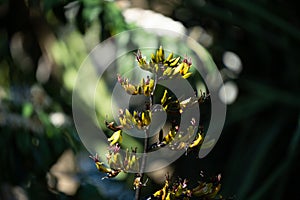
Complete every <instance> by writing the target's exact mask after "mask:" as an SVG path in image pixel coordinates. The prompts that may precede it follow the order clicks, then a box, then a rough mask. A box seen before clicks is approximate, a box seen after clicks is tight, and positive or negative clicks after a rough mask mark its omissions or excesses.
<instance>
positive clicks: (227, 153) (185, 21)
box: [0, 0, 300, 200]
mask: <svg viewBox="0 0 300 200" xmlns="http://www.w3.org/2000/svg"><path fill="white" fill-rule="evenodd" d="M296 4H297V3H295V2H292V1H288V0H287V1H282V0H276V1H267V0H264V1H257V0H256V1H249V0H166V1H158V0H131V1H130V0H115V1H113V0H111V1H104V0H79V1H72V0H66V1H59V0H45V1H38V0H28V1H23V0H11V1H7V0H2V1H1V4H0V23H1V26H0V134H1V138H0V155H1V156H0V159H1V160H0V163H1V164H0V199H4V200H7V199H12V200H14V199H16V200H27V199H86V198H88V199H132V197H133V194H134V192H133V186H132V181H133V178H134V177H133V176H132V175H122V176H121V177H120V178H118V179H116V180H107V179H105V180H101V177H102V176H104V174H100V173H98V172H97V171H96V169H95V166H94V163H93V162H92V161H91V160H90V159H89V158H88V153H87V152H86V150H85V148H84V147H83V146H82V144H81V142H80V139H79V137H78V135H77V133H76V129H75V126H74V124H73V120H72V99H71V96H72V89H73V86H74V82H75V79H76V75H77V70H78V69H79V67H80V65H81V63H82V62H83V60H84V58H85V57H86V56H87V55H88V53H89V52H90V51H91V50H92V49H93V48H94V47H95V46H96V45H97V44H98V43H99V42H101V41H103V40H105V39H107V38H109V37H110V36H112V35H115V34H117V33H120V32H122V31H125V30H128V29H132V28H135V27H157V28H159V27H161V28H168V29H171V30H174V31H177V32H181V33H184V34H187V35H189V36H190V37H192V38H193V39H195V40H196V41H198V42H199V43H200V44H202V45H203V46H204V47H205V48H206V49H207V50H208V51H209V53H210V54H211V55H212V58H213V59H214V61H215V63H216V64H217V66H218V68H219V70H220V71H221V74H222V76H223V78H224V81H225V86H224V87H225V91H226V93H227V99H226V103H227V104H228V107H227V109H228V110H227V117H226V122H225V127H224V130H223V133H222V135H221V137H220V139H219V141H218V143H217V145H216V147H215V148H214V149H213V150H212V152H211V153H210V154H209V155H208V156H207V157H205V158H204V159H197V158H196V157H197V153H195V154H190V155H188V156H182V157H181V158H180V159H179V160H177V161H176V162H175V163H174V164H172V166H170V168H168V169H166V171H169V172H171V173H172V175H173V176H174V177H178V176H179V177H182V178H187V179H189V180H190V182H191V183H194V184H196V183H197V180H198V175H199V176H200V171H204V172H205V174H207V175H209V176H213V175H215V174H217V173H221V174H222V190H221V194H222V196H224V197H233V198H235V199H242V200H245V199H246V200H259V199H273V200H277V199H278V200H279V199H297V198H299V196H300V190H299V189H298V187H299V178H300V177H299V173H298V169H300V162H299V150H300V149H299V145H300V126H299V125H300V124H299V123H300V121H299V120H300V118H299V117H300V116H299V114H300V93H299V91H300V87H299V86H300V67H299V64H300V62H299V52H300V45H299V44H300V13H299V12H298V7H297V5H296ZM140 39H143V37H141V38H140ZM132 43H133V44H134V40H133V41H132ZM157 43H158V44H159V41H158V42H157ZM124 45H125V46H126V45H128V44H124ZM130 45H132V44H130ZM220 96H221V97H222V96H223V95H222V94H220ZM103 107H105V106H103V105H98V108H99V113H101V115H102V118H103V119H104V118H105V112H102V110H101V108H103ZM100 118H101V116H100ZM187 163H188V164H187ZM164 173H165V171H160V172H156V173H152V174H150V175H149V176H150V178H151V181H150V182H149V183H148V187H145V188H144V189H143V196H147V195H149V194H151V193H153V192H154V191H156V190H157V189H158V188H160V187H161V186H160V185H159V183H162V182H163V181H164Z"/></svg>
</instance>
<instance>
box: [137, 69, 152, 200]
mask: <svg viewBox="0 0 300 200" xmlns="http://www.w3.org/2000/svg"><path fill="white" fill-rule="evenodd" d="M154 76H155V77H154V87H153V91H152V92H151V95H150V99H149V108H150V111H151V109H152V106H153V96H154V95H153V94H154V91H155V88H156V84H157V75H156V74H154ZM149 135H150V133H149V126H148V127H147V128H146V129H145V139H144V150H143V153H144V154H143V156H142V162H141V169H140V173H139V174H137V176H139V177H140V181H141V183H143V181H144V180H143V179H144V171H145V168H146V160H147V159H146V158H147V152H148V148H149V147H148V146H149ZM142 187H143V186H142V184H141V186H140V187H137V188H136V190H135V200H139V199H140V198H141V191H142Z"/></svg>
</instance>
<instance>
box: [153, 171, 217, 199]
mask: <svg viewBox="0 0 300 200" xmlns="http://www.w3.org/2000/svg"><path fill="white" fill-rule="evenodd" d="M220 180H221V175H220V174H219V175H217V176H216V177H214V178H211V179H210V180H207V181H199V183H198V185H197V186H196V187H194V188H191V189H189V187H188V181H187V179H184V180H181V179H179V180H177V181H175V182H174V183H173V184H171V183H170V179H169V176H168V175H167V176H166V180H165V184H164V186H163V188H162V189H160V190H158V191H156V192H155V193H154V194H152V195H151V196H150V197H149V198H148V199H147V200H154V199H155V200H156V199H159V200H176V199H186V200H188V199H190V198H192V197H197V198H199V199H203V200H204V199H205V200H212V199H215V197H216V196H217V194H218V192H219V191H220V189H221V183H220ZM221 198H222V197H220V198H219V199H221Z"/></svg>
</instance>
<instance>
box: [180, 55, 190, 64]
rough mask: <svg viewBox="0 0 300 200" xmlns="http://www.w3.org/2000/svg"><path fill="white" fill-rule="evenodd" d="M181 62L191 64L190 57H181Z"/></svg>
mask: <svg viewBox="0 0 300 200" xmlns="http://www.w3.org/2000/svg"><path fill="white" fill-rule="evenodd" d="M182 62H184V63H186V64H188V65H189V66H191V65H192V58H190V57H187V56H186V57H185V58H184V59H183V61H182Z"/></svg>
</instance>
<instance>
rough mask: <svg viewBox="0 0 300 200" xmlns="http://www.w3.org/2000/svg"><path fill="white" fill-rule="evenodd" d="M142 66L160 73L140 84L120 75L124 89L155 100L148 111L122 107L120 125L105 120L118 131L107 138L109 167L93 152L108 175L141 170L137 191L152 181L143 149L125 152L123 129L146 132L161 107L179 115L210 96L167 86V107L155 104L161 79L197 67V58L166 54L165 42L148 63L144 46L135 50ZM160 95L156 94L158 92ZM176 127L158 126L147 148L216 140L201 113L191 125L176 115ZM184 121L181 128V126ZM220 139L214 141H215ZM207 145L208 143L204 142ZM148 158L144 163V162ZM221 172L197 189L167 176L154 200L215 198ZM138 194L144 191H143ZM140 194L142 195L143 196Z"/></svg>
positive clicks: (163, 100)
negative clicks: (182, 93)
mask: <svg viewBox="0 0 300 200" xmlns="http://www.w3.org/2000/svg"><path fill="white" fill-rule="evenodd" d="M135 56H136V59H137V62H138V65H139V66H140V68H141V69H143V70H147V71H149V72H151V73H152V74H153V75H154V76H153V77H150V76H147V78H146V79H144V78H142V79H141V81H140V83H139V84H133V83H130V81H129V80H128V79H126V78H123V77H121V76H120V75H118V77H117V80H118V83H119V84H120V85H121V86H122V88H123V89H124V90H125V91H126V92H127V93H128V94H130V95H144V96H146V97H149V103H145V104H146V106H145V107H146V108H145V109H144V110H142V111H129V110H128V109H125V110H123V109H120V110H119V125H115V123H114V122H107V121H105V124H106V127H107V128H108V129H110V130H111V131H113V133H112V134H111V135H110V137H109V138H108V139H107V140H108V142H109V147H108V153H107V154H106V159H107V163H108V166H105V165H104V164H103V163H102V162H100V161H99V158H98V156H97V155H96V156H90V157H91V158H92V159H93V160H94V162H95V165H96V167H97V169H98V170H99V171H100V172H103V173H106V175H107V176H106V177H107V178H113V177H115V176H117V175H118V174H119V173H120V172H121V171H123V172H129V171H135V172H140V173H136V176H135V179H134V183H133V186H134V188H135V189H136V191H140V189H141V187H143V186H146V183H147V181H148V180H146V181H145V182H143V172H142V171H143V166H144V165H145V164H144V163H145V156H141V154H137V148H132V147H131V150H129V149H128V148H127V149H126V151H125V152H123V151H120V148H121V145H122V142H123V135H122V134H123V131H126V130H129V129H132V128H137V129H139V130H143V131H144V132H145V133H146V134H147V131H149V130H150V128H149V126H150V124H151V121H154V118H153V119H152V115H153V116H154V114H155V112H157V111H158V110H160V111H164V112H166V113H167V115H168V116H169V115H172V117H174V116H177V114H182V113H184V112H185V111H186V110H187V109H191V110H192V109H194V108H195V107H194V106H198V105H199V104H201V103H203V102H204V101H205V100H206V99H207V98H208V97H209V95H206V93H204V92H203V93H202V92H201V91H200V93H201V94H200V97H197V96H196V95H195V96H192V97H189V98H187V99H178V98H176V97H175V96H174V95H172V94H171V92H169V91H168V90H167V89H166V90H164V93H163V95H162V96H161V98H160V104H161V107H160V108H157V107H155V106H153V96H154V92H155V89H156V85H157V82H158V80H167V79H173V78H179V79H180V78H181V79H182V78H183V79H186V78H188V77H190V75H191V74H192V73H191V72H189V70H190V67H191V66H192V62H191V59H189V58H184V59H181V57H176V56H174V54H173V53H170V54H169V55H168V56H166V57H165V52H164V50H163V48H162V47H160V48H159V49H157V50H156V52H155V53H154V54H152V55H151V60H150V61H149V62H147V60H146V58H145V57H144V56H142V54H141V51H140V50H138V51H137V53H136V54H135ZM155 96H156V93H155ZM170 122H171V128H170V129H169V130H168V132H167V133H166V134H164V130H166V129H165V128H162V129H161V130H159V131H158V133H157V135H158V137H156V138H157V141H152V142H154V143H152V144H151V143H150V142H149V141H148V140H146V139H145V141H144V144H145V146H144V152H143V153H148V152H150V151H154V150H156V149H158V148H163V147H165V148H169V149H171V150H174V151H177V150H183V149H184V150H185V151H186V152H188V150H191V149H195V148H199V147H200V146H207V145H211V144H210V143H207V144H203V145H202V143H203V140H204V131H203V128H202V127H199V124H198V122H196V120H195V118H192V119H191V121H190V123H191V124H190V125H188V124H185V125H184V126H181V125H179V123H178V122H177V121H176V120H174V122H173V121H171V120H170ZM180 126H181V127H180ZM213 142H214V141H213V140H212V143H213ZM204 148H205V147H204ZM143 161H144V162H143ZM220 179H221V176H220V175H218V176H217V177H215V178H214V179H213V180H209V181H201V182H199V184H198V185H197V186H196V187H194V188H189V187H188V182H187V180H186V179H184V180H181V179H179V180H178V181H176V182H174V183H172V184H171V183H170V179H169V177H168V176H167V178H166V180H165V184H164V186H163V187H162V189H160V190H158V191H156V192H155V193H154V194H152V195H151V197H149V198H148V199H149V200H150V199H161V200H173V199H174V200H176V199H189V198H191V197H199V198H200V199H203V200H204V199H205V200H210V199H214V198H215V197H216V196H217V193H218V192H219V190H220V187H221V184H220ZM137 193H138V192H137ZM137 199H139V198H137Z"/></svg>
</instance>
